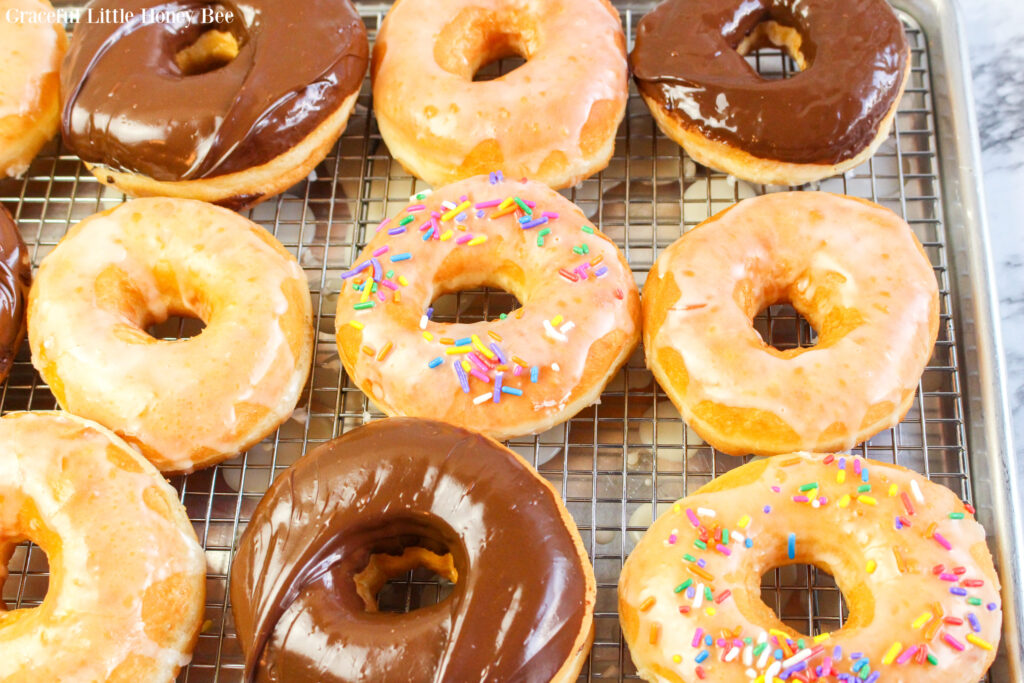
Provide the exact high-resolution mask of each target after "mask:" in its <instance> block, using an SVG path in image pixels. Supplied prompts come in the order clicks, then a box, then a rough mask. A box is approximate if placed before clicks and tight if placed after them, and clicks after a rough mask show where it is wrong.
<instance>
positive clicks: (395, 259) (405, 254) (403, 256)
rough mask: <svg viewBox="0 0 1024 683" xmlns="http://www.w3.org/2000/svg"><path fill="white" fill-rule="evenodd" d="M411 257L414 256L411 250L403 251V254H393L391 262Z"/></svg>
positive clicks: (406, 259)
mask: <svg viewBox="0 0 1024 683" xmlns="http://www.w3.org/2000/svg"><path fill="white" fill-rule="evenodd" d="M411 258H412V254H410V253H409V252H405V253H402V254H395V255H394V256H392V257H391V262H392V263H396V262H398V261H408V260H409V259H411Z"/></svg>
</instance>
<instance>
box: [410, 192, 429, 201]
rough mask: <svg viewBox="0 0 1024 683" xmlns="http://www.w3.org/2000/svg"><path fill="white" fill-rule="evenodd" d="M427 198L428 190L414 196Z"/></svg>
mask: <svg viewBox="0 0 1024 683" xmlns="http://www.w3.org/2000/svg"><path fill="white" fill-rule="evenodd" d="M426 198H427V193H426V192H417V193H416V196H415V197H413V199H426Z"/></svg>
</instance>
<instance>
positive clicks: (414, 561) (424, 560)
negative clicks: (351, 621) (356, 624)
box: [353, 546, 458, 614]
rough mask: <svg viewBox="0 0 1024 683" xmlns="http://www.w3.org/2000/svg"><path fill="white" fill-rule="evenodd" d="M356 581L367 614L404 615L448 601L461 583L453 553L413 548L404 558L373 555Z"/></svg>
mask: <svg viewBox="0 0 1024 683" xmlns="http://www.w3.org/2000/svg"><path fill="white" fill-rule="evenodd" d="M441 550H444V549H441ZM353 578H354V580H355V583H356V592H357V593H358V594H359V596H360V597H361V598H362V600H363V605H364V607H365V609H366V611H367V612H393V613H399V614H402V613H407V612H412V611H414V610H417V609H420V608H423V607H429V606H430V605H436V604H437V603H439V602H441V601H442V600H444V599H445V598H446V597H448V596H449V595H450V594H451V592H452V590H453V588H454V587H455V584H456V583H457V582H458V571H457V570H456V569H455V562H454V559H453V557H452V554H451V553H450V552H446V551H445V552H443V553H438V552H435V551H434V550H431V549H427V548H422V547H418V546H413V547H407V548H405V549H404V550H403V551H402V553H401V554H400V555H392V554H387V553H375V554H372V555H370V559H369V562H368V564H367V566H366V568H365V569H363V570H362V571H361V572H359V573H358V574H356V575H355V576H354V577H353Z"/></svg>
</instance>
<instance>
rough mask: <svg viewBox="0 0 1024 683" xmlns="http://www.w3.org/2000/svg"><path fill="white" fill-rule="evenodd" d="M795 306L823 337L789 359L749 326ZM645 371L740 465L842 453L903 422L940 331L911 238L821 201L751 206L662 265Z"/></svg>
mask: <svg viewBox="0 0 1024 683" xmlns="http://www.w3.org/2000/svg"><path fill="white" fill-rule="evenodd" d="M780 301H788V302H790V303H791V304H792V305H793V307H794V308H796V310H797V311H798V312H799V313H801V314H802V315H803V316H804V317H806V319H807V320H808V322H810V324H811V325H812V326H813V327H814V329H815V330H817V332H818V343H817V344H816V345H815V346H814V347H813V348H803V349H791V350H788V351H779V350H777V349H775V348H773V347H771V346H768V345H767V344H765V342H764V341H763V340H762V339H761V336H760V335H759V334H758V333H757V331H756V330H755V329H754V327H753V325H752V323H751V321H752V320H753V318H754V316H755V315H757V313H758V312H759V311H761V310H762V309H763V308H765V307H767V306H768V305H770V304H774V303H778V302H780ZM643 309H644V348H645V349H646V352H647V365H648V366H649V367H650V369H651V371H652V372H653V373H654V376H655V378H656V379H657V380H658V382H659V383H660V384H661V386H662V388H664V389H665V393H666V394H668V397H669V398H670V399H672V402H673V403H675V405H676V407H677V408H679V412H680V414H681V415H682V416H683V419H684V420H686V422H687V423H688V424H689V425H690V426H691V427H693V428H694V429H695V430H696V431H697V433H698V434H699V435H700V436H701V437H702V438H703V439H704V440H705V441H707V442H708V443H709V444H711V445H712V446H714V447H715V448H717V449H719V450H721V451H723V452H725V453H729V454H731V455H744V454H747V453H753V454H756V455H773V454H777V453H788V452H790V451H794V450H808V451H819V452H828V451H833V450H845V449H848V448H852V447H853V446H854V445H856V444H858V443H860V442H862V441H864V440H865V439H867V438H869V437H871V436H872V435H874V434H876V433H878V432H879V431H881V430H883V429H886V428H888V427H891V426H892V425H894V424H896V423H897V422H899V421H900V419H901V418H902V417H903V415H904V414H906V412H907V410H908V409H909V408H910V404H911V402H912V401H913V398H914V394H915V392H916V390H917V386H918V382H919V380H920V378H921V374H922V372H924V368H925V366H926V365H927V363H928V359H929V357H930V356H931V353H932V347H933V346H934V344H935V340H936V337H937V335H938V329H939V294H938V285H937V282H936V280H935V274H934V273H933V272H932V267H931V264H930V263H929V262H928V258H927V257H926V256H925V253H924V250H923V249H922V248H921V244H920V242H918V241H917V237H915V235H914V233H913V231H911V229H910V227H909V226H908V225H907V224H906V222H904V221H903V220H902V219H901V218H899V217H898V216H896V214H894V213H893V212H891V211H889V210H888V209H885V208H882V207H880V206H878V205H876V204H872V203H870V202H867V201H864V200H861V199H854V198H851V197H843V196H840V195H832V194H826V193H823V192H783V193H778V194H770V195H765V196H762V197H756V198H754V199H747V200H744V201H742V202H740V203H739V204H736V205H735V206H734V207H732V208H730V209H726V210H725V211H722V212H721V213H719V214H717V215H715V216H712V217H711V218H710V219H708V220H707V221H705V222H704V223H702V224H700V225H699V226H697V227H696V228H695V229H694V230H692V231H691V232H689V233H687V234H686V235H684V236H683V237H681V238H680V239H679V240H678V241H676V242H675V243H674V244H673V245H672V246H670V247H669V248H668V249H666V250H665V251H664V252H662V254H661V256H660V257H659V258H658V261H657V262H656V263H655V264H654V268H653V269H652V270H651V272H650V274H649V276H648V278H647V282H646V284H645V285H644V298H643Z"/></svg>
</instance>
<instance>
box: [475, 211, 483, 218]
mask: <svg viewBox="0 0 1024 683" xmlns="http://www.w3.org/2000/svg"><path fill="white" fill-rule="evenodd" d="M476 217H477V218H483V217H484V210H483V209H477V212H476Z"/></svg>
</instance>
